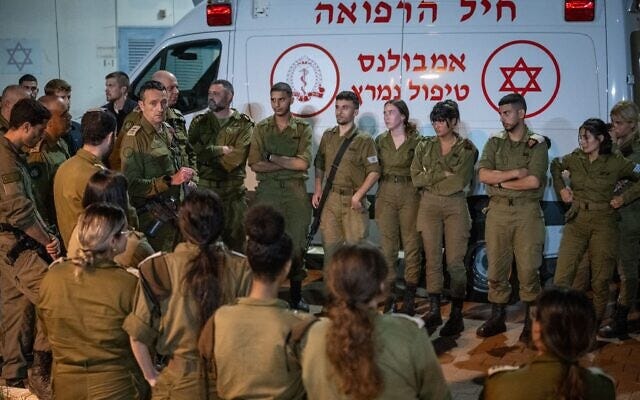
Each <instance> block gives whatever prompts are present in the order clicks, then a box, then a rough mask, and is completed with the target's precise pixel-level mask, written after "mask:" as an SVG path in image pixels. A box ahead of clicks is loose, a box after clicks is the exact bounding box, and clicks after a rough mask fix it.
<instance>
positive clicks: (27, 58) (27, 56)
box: [5, 42, 33, 71]
mask: <svg viewBox="0 0 640 400" xmlns="http://www.w3.org/2000/svg"><path fill="white" fill-rule="evenodd" d="M5 50H7V53H9V61H7V65H15V66H16V67H17V68H18V71H22V68H24V66H25V65H30V64H33V62H32V61H31V50H32V49H30V48H25V47H24V46H22V43H20V42H16V45H15V47H14V48H12V49H5ZM20 52H22V54H23V55H24V57H23V58H22V61H18V58H16V53H20Z"/></svg>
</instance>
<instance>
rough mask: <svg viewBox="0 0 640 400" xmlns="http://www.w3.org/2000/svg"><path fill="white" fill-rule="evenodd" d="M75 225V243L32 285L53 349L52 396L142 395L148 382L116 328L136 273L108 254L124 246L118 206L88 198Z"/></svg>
mask: <svg viewBox="0 0 640 400" xmlns="http://www.w3.org/2000/svg"><path fill="white" fill-rule="evenodd" d="M79 226H80V231H81V232H82V235H83V236H81V237H80V243H81V244H82V251H81V252H80V253H79V254H78V257H77V258H74V260H63V259H60V260H59V261H58V262H55V263H54V264H52V265H51V268H50V269H49V272H47V274H46V276H45V277H44V279H43V280H42V283H41V285H40V296H39V302H38V315H39V317H40V318H41V319H42V321H43V324H44V327H45V328H46V331H47V337H48V338H49V341H50V342H51V347H52V349H53V358H54V360H55V367H54V371H53V392H54V396H55V398H56V399H57V400H65V399H69V400H82V399H86V400H89V399H121V400H130V399H145V398H146V397H147V396H146V395H147V394H148V392H149V387H148V385H147V384H146V382H145V381H144V377H143V376H142V373H141V371H140V368H139V367H138V365H137V363H136V360H135V358H134V355H133V352H132V351H131V346H130V344H129V336H128V335H127V333H126V332H125V331H124V330H123V329H122V323H123V322H124V320H125V318H126V317H127V316H128V315H129V313H130V312H131V310H132V308H133V299H134V294H135V292H136V283H137V279H136V277H135V276H134V275H132V274H130V273H128V272H127V271H126V270H125V269H124V268H123V267H122V266H120V265H118V264H117V263H115V262H114V261H113V257H114V256H115V255H116V254H118V253H120V252H122V251H123V250H124V248H125V243H126V242H125V241H126V235H125V234H123V233H122V232H121V229H123V228H125V227H126V218H125V215H124V211H123V210H122V209H121V208H119V207H117V206H115V205H111V204H109V205H106V204H98V205H94V206H90V207H88V208H87V211H86V213H85V214H83V215H82V217H81V219H80V221H79ZM87 257H90V258H89V259H88V258H87ZM92 316H93V317H92Z"/></svg>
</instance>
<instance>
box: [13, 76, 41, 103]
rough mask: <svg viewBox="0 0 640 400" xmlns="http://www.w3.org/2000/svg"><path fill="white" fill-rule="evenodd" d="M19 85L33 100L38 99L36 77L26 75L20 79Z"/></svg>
mask: <svg viewBox="0 0 640 400" xmlns="http://www.w3.org/2000/svg"><path fill="white" fill-rule="evenodd" d="M18 85H20V86H22V87H23V88H24V89H25V90H27V91H28V92H29V95H30V96H31V98H32V99H34V100H35V99H36V98H37V97H38V91H39V90H40V89H38V80H37V79H36V77H35V76H33V75H31V74H24V75H22V76H21V77H20V79H18Z"/></svg>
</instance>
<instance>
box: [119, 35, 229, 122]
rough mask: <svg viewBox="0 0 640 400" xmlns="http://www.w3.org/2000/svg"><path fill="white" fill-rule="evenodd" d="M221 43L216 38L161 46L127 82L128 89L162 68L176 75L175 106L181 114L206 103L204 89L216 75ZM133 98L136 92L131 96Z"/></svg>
mask: <svg viewBox="0 0 640 400" xmlns="http://www.w3.org/2000/svg"><path fill="white" fill-rule="evenodd" d="M221 49H222V44H221V43H220V41H219V40H217V39H212V40H203V41H197V42H188V43H180V44H177V45H174V46H170V47H167V48H165V49H163V50H162V51H161V52H160V53H158V55H157V56H156V58H154V59H153V61H152V62H151V63H149V66H148V67H147V68H146V69H145V70H144V72H143V73H142V74H141V75H140V77H139V78H138V79H137V80H136V81H135V82H133V83H132V84H131V88H130V92H131V93H135V94H136V95H137V94H138V90H137V88H138V87H139V86H141V85H142V84H143V83H144V82H146V81H148V80H149V79H151V76H152V75H153V74H154V72H156V71H158V70H160V69H164V70H167V71H170V72H172V73H173V74H174V75H175V76H176V78H177V79H178V85H179V86H180V97H179V98H178V103H177V104H176V106H175V107H176V108H178V109H179V110H180V111H182V112H183V113H184V114H188V113H192V112H194V111H199V110H202V109H204V108H206V107H207V91H208V89H209V84H210V83H211V81H213V80H215V79H216V78H217V76H218V67H219V65H220V51H221ZM131 97H133V98H135V99H137V96H131Z"/></svg>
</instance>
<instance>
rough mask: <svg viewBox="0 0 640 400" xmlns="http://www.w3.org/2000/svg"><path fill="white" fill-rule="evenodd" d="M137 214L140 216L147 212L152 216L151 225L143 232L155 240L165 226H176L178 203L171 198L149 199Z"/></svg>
mask: <svg viewBox="0 0 640 400" xmlns="http://www.w3.org/2000/svg"><path fill="white" fill-rule="evenodd" d="M138 212H139V213H140V214H144V213H146V212H149V213H151V215H152V216H153V219H154V221H153V223H152V224H151V226H149V227H148V228H147V229H146V230H145V232H144V233H145V234H146V235H147V236H149V237H151V238H155V237H156V235H157V234H158V231H159V230H160V228H162V227H163V226H164V225H165V224H168V223H169V224H172V225H174V226H177V222H178V202H177V201H176V199H174V198H173V197H167V198H161V197H155V198H153V199H150V200H149V202H148V203H147V204H145V205H144V206H142V207H140V208H139V209H138Z"/></svg>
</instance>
